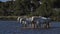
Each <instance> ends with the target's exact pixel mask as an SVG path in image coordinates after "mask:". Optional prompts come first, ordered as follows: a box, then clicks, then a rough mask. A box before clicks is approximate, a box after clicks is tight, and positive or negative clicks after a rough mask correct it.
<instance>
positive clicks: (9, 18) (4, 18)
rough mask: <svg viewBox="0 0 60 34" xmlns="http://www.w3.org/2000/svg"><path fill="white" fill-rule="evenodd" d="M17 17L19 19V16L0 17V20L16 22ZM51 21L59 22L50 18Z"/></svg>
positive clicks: (55, 18) (54, 18)
mask: <svg viewBox="0 0 60 34" xmlns="http://www.w3.org/2000/svg"><path fill="white" fill-rule="evenodd" d="M18 17H21V16H0V20H3V21H17V18H18ZM23 17H24V16H23ZM26 17H29V16H26ZM51 19H52V20H53V21H60V19H59V18H57V17H51Z"/></svg>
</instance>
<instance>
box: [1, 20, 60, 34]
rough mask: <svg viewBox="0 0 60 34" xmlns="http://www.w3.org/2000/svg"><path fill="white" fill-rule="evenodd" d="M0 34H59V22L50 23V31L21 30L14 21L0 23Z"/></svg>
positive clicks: (19, 25)
mask: <svg viewBox="0 0 60 34" xmlns="http://www.w3.org/2000/svg"><path fill="white" fill-rule="evenodd" d="M0 34H60V22H52V24H51V28H50V29H21V24H20V23H17V22H16V21H0Z"/></svg>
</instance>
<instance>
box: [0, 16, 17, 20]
mask: <svg viewBox="0 0 60 34" xmlns="http://www.w3.org/2000/svg"><path fill="white" fill-rule="evenodd" d="M17 17H18V16H0V20H4V21H6V20H8V21H12V20H13V21H15V20H17Z"/></svg>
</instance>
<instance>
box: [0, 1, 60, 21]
mask: <svg viewBox="0 0 60 34" xmlns="http://www.w3.org/2000/svg"><path fill="white" fill-rule="evenodd" d="M39 1H40V2H41V3H42V4H40V2H39ZM59 4H60V0H16V1H13V0H12V1H7V2H1V1H0V16H7V17H6V18H8V16H14V17H15V16H33V15H34V16H44V17H51V18H52V19H53V20H55V21H60V18H59V17H60V9H59V8H60V5H59ZM55 9H56V10H55ZM58 9H59V10H58ZM14 17H11V18H10V19H15V18H14ZM4 18H5V17H4ZM16 18H17V17H16Z"/></svg>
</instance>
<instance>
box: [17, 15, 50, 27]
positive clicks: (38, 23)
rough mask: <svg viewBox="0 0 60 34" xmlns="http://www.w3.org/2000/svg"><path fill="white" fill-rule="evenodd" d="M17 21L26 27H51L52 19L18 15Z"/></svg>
mask: <svg viewBox="0 0 60 34" xmlns="http://www.w3.org/2000/svg"><path fill="white" fill-rule="evenodd" d="M17 21H18V22H20V23H21V24H22V26H23V27H25V28H49V27H50V22H51V19H50V18H46V17H42V16H32V17H18V18H17Z"/></svg>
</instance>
